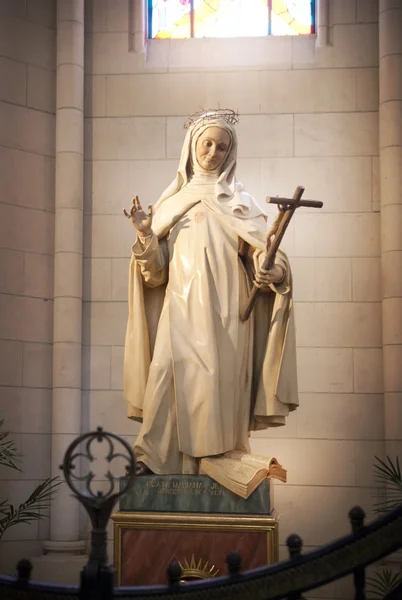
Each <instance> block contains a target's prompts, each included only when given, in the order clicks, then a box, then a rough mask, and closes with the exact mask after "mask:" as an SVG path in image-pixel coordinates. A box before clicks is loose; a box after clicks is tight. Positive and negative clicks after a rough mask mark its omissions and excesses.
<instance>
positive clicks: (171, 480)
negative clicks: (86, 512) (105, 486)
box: [119, 475, 271, 515]
mask: <svg viewBox="0 0 402 600" xmlns="http://www.w3.org/2000/svg"><path fill="white" fill-rule="evenodd" d="M119 508H120V511H124V512H190V513H231V514H253V515H267V514H269V512H270V510H271V502H270V481H269V479H266V480H265V481H263V482H262V483H261V485H259V486H258V488H257V489H256V490H255V491H254V492H253V493H252V494H251V495H250V496H249V497H248V498H247V500H244V499H243V498H240V496H237V495H236V494H233V493H232V492H230V491H229V490H227V489H226V488H224V487H223V486H222V485H220V484H219V483H217V482H216V481H214V480H213V479H211V478H210V477H207V476H206V475H143V476H141V477H136V478H135V480H134V484H133V486H132V487H131V489H130V490H128V492H127V493H126V494H125V495H124V496H122V497H121V498H120V505H119Z"/></svg>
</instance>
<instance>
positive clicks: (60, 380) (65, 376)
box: [53, 342, 81, 388]
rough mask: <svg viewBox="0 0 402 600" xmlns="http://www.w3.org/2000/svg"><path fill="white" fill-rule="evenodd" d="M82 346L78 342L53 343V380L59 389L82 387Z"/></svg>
mask: <svg viewBox="0 0 402 600" xmlns="http://www.w3.org/2000/svg"><path fill="white" fill-rule="evenodd" d="M80 375H81V344H79V343H77V342H54V343H53V380H54V382H55V384H56V386H57V387H59V388H74V387H79V386H80V385H81V377H80Z"/></svg>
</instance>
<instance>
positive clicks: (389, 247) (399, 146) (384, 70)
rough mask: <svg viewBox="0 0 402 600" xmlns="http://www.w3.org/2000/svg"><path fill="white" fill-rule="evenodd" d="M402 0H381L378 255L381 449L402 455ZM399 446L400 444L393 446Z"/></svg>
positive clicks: (401, 456) (393, 454) (391, 453)
mask: <svg viewBox="0 0 402 600" xmlns="http://www.w3.org/2000/svg"><path fill="white" fill-rule="evenodd" d="M401 32H402V0H380V14H379V34H380V44H379V50H380V172H381V235H382V238H381V240H382V241H381V243H382V247H381V258H382V308H383V311H382V315H383V358H384V406H385V439H386V451H387V453H388V454H390V455H392V456H393V457H395V454H398V453H399V457H400V458H402V453H401V452H402V444H398V441H400V440H401V437H402V436H401V431H402V34H401ZM398 446H399V447H398Z"/></svg>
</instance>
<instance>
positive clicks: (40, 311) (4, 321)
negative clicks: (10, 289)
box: [0, 294, 52, 343]
mask: <svg viewBox="0 0 402 600" xmlns="http://www.w3.org/2000/svg"><path fill="white" fill-rule="evenodd" d="M51 338H52V303H51V302H45V301H43V300H42V299H40V298H26V297H24V296H11V295H5V294H0V339H6V340H7V339H8V340H16V341H19V340H21V341H26V342H44V343H47V342H50V341H51Z"/></svg>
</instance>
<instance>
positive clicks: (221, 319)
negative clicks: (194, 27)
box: [124, 110, 298, 474]
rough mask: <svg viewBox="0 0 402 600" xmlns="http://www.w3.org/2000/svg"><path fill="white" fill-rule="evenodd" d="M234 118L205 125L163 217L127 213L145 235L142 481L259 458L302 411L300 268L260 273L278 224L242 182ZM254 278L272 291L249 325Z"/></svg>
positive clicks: (132, 404)
mask: <svg viewBox="0 0 402 600" xmlns="http://www.w3.org/2000/svg"><path fill="white" fill-rule="evenodd" d="M234 120H235V119H234V118H233V115H231V112H230V111H219V110H218V111H210V112H208V113H205V114H204V115H202V116H200V117H198V118H196V119H195V120H194V121H193V122H192V123H191V125H190V126H189V128H188V131H187V135H186V137H185V140H184V144H183V149H182V153H181V158H180V163H179V167H178V171H177V175H176V178H175V179H174V181H173V182H172V183H171V185H170V186H169V187H168V188H167V189H166V190H165V191H164V192H163V194H162V196H161V197H160V199H159V200H158V202H157V203H156V205H155V207H154V209H152V207H151V206H150V207H149V208H148V210H147V212H145V211H144V210H143V208H142V207H141V204H140V201H139V199H138V197H136V198H135V199H134V201H133V204H132V207H131V210H130V213H127V212H126V211H124V213H125V215H126V216H127V217H128V218H129V219H130V220H131V221H132V223H133V225H134V227H135V229H136V230H137V238H136V241H135V242H134V244H133V246H132V258H131V265H130V275H129V317H128V325H127V334H126V345H125V358H124V395H125V398H126V400H127V403H128V416H129V417H130V418H132V419H134V420H137V421H142V426H141V430H140V433H139V435H138V438H137V441H136V444H135V447H134V451H135V455H136V458H137V461H138V464H137V473H138V474H145V473H149V472H152V473H156V474H170V473H187V474H197V473H198V468H199V460H200V458H202V457H205V456H213V455H218V454H222V453H224V452H226V451H229V450H233V449H237V450H241V451H244V452H249V451H250V446H249V432H250V431H252V430H257V429H266V428H268V427H274V426H278V425H284V424H285V417H286V416H287V415H288V414H289V411H291V410H294V409H295V408H296V407H297V405H298V396H297V379H296V353H295V336H294V326H293V308H292V278H291V272H290V267H289V263H288V260H287V258H286V256H285V254H284V253H283V252H282V251H279V252H278V253H277V255H276V261H275V266H274V267H273V268H272V269H271V270H270V271H264V270H263V269H261V267H260V265H261V264H262V262H263V259H264V257H265V250H266V234H267V230H268V226H267V217H266V216H265V215H264V214H263V211H262V209H261V207H260V206H259V205H258V204H257V203H256V201H255V200H254V198H253V197H252V196H251V195H250V194H248V193H247V192H246V191H245V190H244V188H243V186H242V185H241V184H240V183H239V182H238V181H237V179H236V177H235V171H236V156H237V137H236V132H235V128H234V124H233V121H234ZM155 176H156V177H157V173H155ZM253 280H255V281H256V282H257V283H258V284H259V285H260V286H261V288H262V289H261V292H262V293H260V298H259V301H258V302H257V305H256V307H255V309H254V310H253V313H252V315H251V317H250V319H249V320H248V321H246V322H241V320H240V312H241V308H242V306H244V305H245V304H246V300H247V295H248V292H249V290H250V286H251V284H252V281H253Z"/></svg>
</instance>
